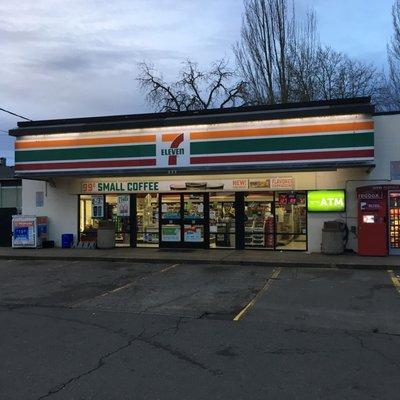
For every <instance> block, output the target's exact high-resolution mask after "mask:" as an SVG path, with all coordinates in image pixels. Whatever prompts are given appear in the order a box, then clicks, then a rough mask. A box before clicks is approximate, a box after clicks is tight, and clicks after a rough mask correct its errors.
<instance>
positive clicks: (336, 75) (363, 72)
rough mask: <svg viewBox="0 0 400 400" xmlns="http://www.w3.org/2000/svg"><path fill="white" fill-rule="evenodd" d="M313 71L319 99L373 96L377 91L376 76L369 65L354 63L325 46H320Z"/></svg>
mask: <svg viewBox="0 0 400 400" xmlns="http://www.w3.org/2000/svg"><path fill="white" fill-rule="evenodd" d="M315 72H316V74H315V85H316V91H315V93H316V97H317V98H319V99H338V98H349V97H358V96H372V95H374V93H375V92H376V90H378V88H379V76H378V73H377V71H376V68H375V67H374V66H373V65H372V64H366V63H362V62H360V61H357V60H353V59H351V58H349V57H348V56H347V55H346V54H344V53H342V52H338V51H335V50H333V49H332V48H331V47H328V46H327V47H319V49H318V51H317V53H316V68H315Z"/></svg>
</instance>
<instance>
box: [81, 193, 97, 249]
mask: <svg viewBox="0 0 400 400" xmlns="http://www.w3.org/2000/svg"><path fill="white" fill-rule="evenodd" d="M79 207H80V221H79V233H80V239H79V240H80V241H82V242H95V241H96V239H97V228H98V226H99V219H98V218H93V202H92V196H86V195H82V196H80V201H79ZM95 207H96V205H95Z"/></svg>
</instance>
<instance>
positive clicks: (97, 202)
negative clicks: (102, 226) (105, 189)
mask: <svg viewBox="0 0 400 400" xmlns="http://www.w3.org/2000/svg"><path fill="white" fill-rule="evenodd" d="M103 217H104V197H103V196H102V195H100V196H92V218H103Z"/></svg>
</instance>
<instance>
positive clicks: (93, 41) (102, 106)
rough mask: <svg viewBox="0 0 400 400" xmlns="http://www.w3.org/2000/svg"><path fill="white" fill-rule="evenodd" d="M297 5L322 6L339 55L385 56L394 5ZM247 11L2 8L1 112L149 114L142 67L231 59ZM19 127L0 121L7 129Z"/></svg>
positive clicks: (58, 5)
mask: <svg viewBox="0 0 400 400" xmlns="http://www.w3.org/2000/svg"><path fill="white" fill-rule="evenodd" d="M295 2H296V5H297V4H299V7H300V10H303V11H304V10H305V9H307V7H309V6H312V7H315V8H316V11H317V13H318V15H319V20H320V31H321V36H322V39H323V40H324V41H325V42H328V43H330V44H332V45H333V47H336V48H338V49H339V50H345V51H347V52H353V53H355V54H356V55H357V56H359V57H364V58H365V59H369V58H370V57H372V58H373V57H375V56H376V54H383V53H382V52H384V51H385V43H386V42H385V41H386V37H387V36H388V34H389V33H390V5H391V0H381V1H379V2H372V1H371V2H365V0H354V1H353V0H352V1H351V2H349V1H348V0H337V1H335V2H330V3H327V2H326V1H325V0H295ZM242 11H243V2H242V0H218V1H215V0H190V1H185V0H134V1H132V0H113V1H109V0H85V1H82V0H35V1H32V0H18V1H2V2H0V49H1V53H2V58H1V62H0V90H1V92H0V93H1V102H0V107H4V108H8V109H11V110H14V111H15V112H17V113H19V114H22V115H27V116H28V117H30V118H33V119H45V118H68V117H77V116H92V115H110V114H125V113H137V112H145V111H151V110H149V109H148V107H147V105H146V104H145V101H144V94H143V93H141V92H140V90H139V88H138V85H137V82H136V81H135V77H136V75H137V70H136V64H137V63H138V62H140V61H142V60H147V61H150V62H153V63H154V64H155V65H156V66H157V67H158V68H159V69H160V70H161V71H162V72H163V75H164V76H165V77H166V78H167V79H173V78H174V77H175V76H176V73H177V71H178V70H179V69H180V68H181V61H182V60H184V59H185V58H191V59H194V60H196V61H198V62H199V63H200V64H201V65H202V66H207V65H208V64H209V63H210V62H211V61H213V60H215V59H219V58H221V57H224V56H230V58H231V61H233V56H232V55H231V46H232V44H233V43H234V42H235V41H236V40H238V39H239V36H240V24H241V13H242ZM370 15H374V23H373V24H371V22H370V21H371V19H370ZM382 32H383V33H382ZM388 32H389V33H388ZM380 58H381V57H380ZM16 121H17V120H16V119H15V118H14V117H10V116H7V115H5V114H4V115H3V114H0V129H3V130H8V129H9V128H12V127H14V126H15V124H16ZM11 147H12V139H11V141H4V140H1V141H0V149H4V151H7V152H8V154H12V150H11ZM10 152H11V153H10Z"/></svg>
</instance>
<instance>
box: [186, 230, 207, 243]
mask: <svg viewBox="0 0 400 400" xmlns="http://www.w3.org/2000/svg"><path fill="white" fill-rule="evenodd" d="M184 240H185V242H189V243H198V242H202V241H203V229H202V227H200V226H185V230H184Z"/></svg>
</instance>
